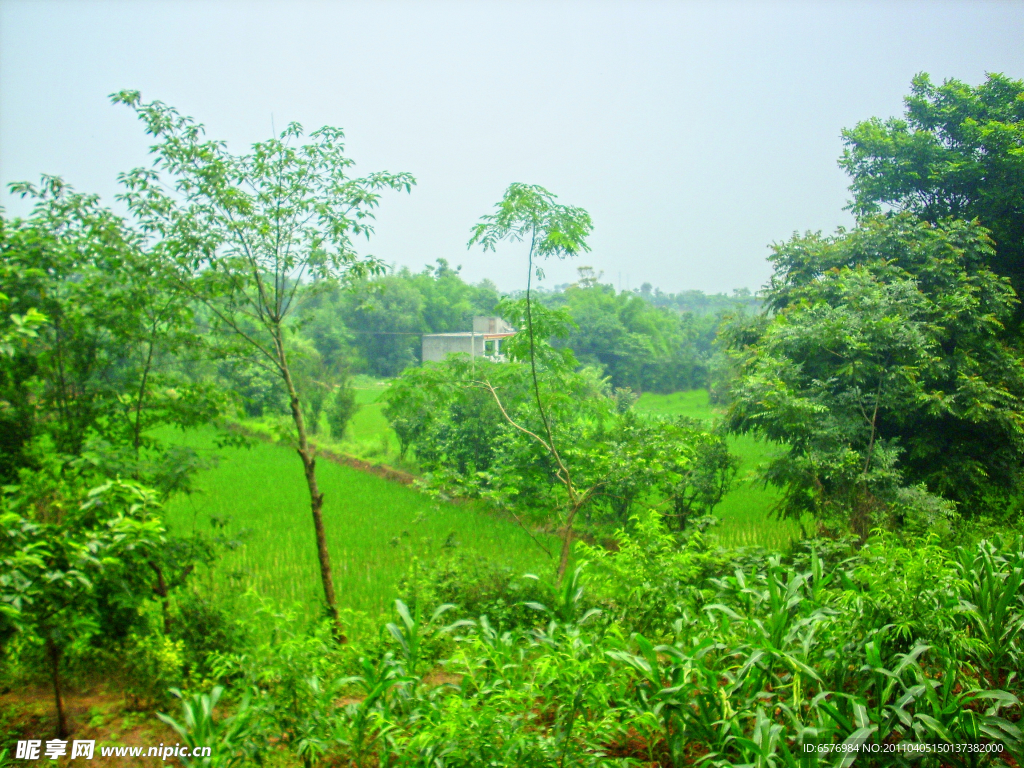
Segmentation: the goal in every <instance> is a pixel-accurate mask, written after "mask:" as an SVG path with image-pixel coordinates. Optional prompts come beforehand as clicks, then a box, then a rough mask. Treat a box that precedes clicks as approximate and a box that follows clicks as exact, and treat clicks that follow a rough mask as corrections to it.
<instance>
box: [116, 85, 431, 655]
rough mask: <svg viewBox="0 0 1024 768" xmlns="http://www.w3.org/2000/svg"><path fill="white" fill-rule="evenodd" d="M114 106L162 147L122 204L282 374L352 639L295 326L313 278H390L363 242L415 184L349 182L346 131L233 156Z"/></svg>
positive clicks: (390, 176)
mask: <svg viewBox="0 0 1024 768" xmlns="http://www.w3.org/2000/svg"><path fill="white" fill-rule="evenodd" d="M111 99H112V100H113V101H114V103H120V104H124V105H126V106H128V107H129V108H131V109H132V110H133V111H134V112H135V113H136V114H137V115H138V117H139V119H140V120H141V121H142V122H143V124H144V125H145V127H146V132H147V133H148V134H150V135H152V136H154V137H155V138H156V140H157V143H156V144H154V145H153V146H152V148H151V152H152V154H154V155H155V157H156V161H155V163H154V165H153V167H151V168H137V169H135V170H132V171H130V172H128V173H125V174H122V176H121V182H122V183H123V185H124V187H125V192H124V194H123V195H122V196H121V199H122V200H123V201H124V202H126V203H127V204H128V206H129V208H130V209H131V211H132V213H133V214H134V215H135V216H136V217H137V219H138V220H139V222H140V224H141V225H142V227H143V228H144V229H145V230H146V231H148V232H150V233H152V234H154V235H155V236H157V237H158V238H159V242H158V243H157V244H155V246H154V247H155V248H156V249H157V250H158V251H159V252H160V253H162V255H163V256H164V264H165V265H166V266H167V267H168V269H169V270H170V271H171V272H172V274H173V275H174V277H175V279H176V282H177V284H178V285H179V286H180V287H181V288H182V289H183V290H185V291H187V292H188V293H189V294H190V295H191V296H193V297H194V298H195V299H196V300H198V301H200V302H202V304H203V305H205V306H206V307H207V308H208V310H209V312H210V313H211V315H212V317H213V318H214V319H215V322H216V324H217V325H218V326H219V327H220V329H222V330H224V331H226V332H228V333H230V334H233V335H234V336H235V337H237V339H239V340H240V341H241V342H243V343H244V344H245V345H247V347H248V348H249V349H250V350H251V351H252V352H253V353H254V355H255V357H256V358H258V359H260V360H262V362H263V363H264V364H265V365H268V366H269V367H270V368H271V369H272V370H273V371H274V372H275V373H276V374H277V375H278V376H280V378H281V381H282V383H283V385H284V388H285V391H286V392H287V397H288V406H289V410H290V412H291V416H292V420H293V423H294V427H295V439H296V445H295V447H296V450H297V452H298V454H299V458H300V459H301V461H302V468H303V472H304V474H305V478H306V485H307V486H308V489H309V498H310V509H311V512H312V517H313V528H314V530H315V533H316V547H317V557H318V560H319V565H320V577H321V581H322V583H323V589H324V599H325V602H326V605H327V611H328V613H329V615H330V617H331V619H332V620H333V621H334V624H335V628H336V633H337V636H338V638H339V640H344V633H343V630H342V627H341V624H340V621H339V619H338V611H337V600H336V597H335V591H334V579H333V575H332V571H331V560H330V554H329V551H328V546H327V536H326V533H325V530H324V521H323V501H324V496H323V493H322V492H321V491H320V487H319V484H318V483H317V477H316V457H315V451H314V449H313V447H312V446H311V445H310V443H309V440H308V436H307V425H306V423H305V419H304V415H303V407H302V402H301V398H300V393H299V389H298V387H297V385H296V381H295V376H294V375H293V369H292V364H291V357H292V356H291V352H292V349H291V343H290V339H291V336H290V334H289V322H290V318H291V317H292V316H293V315H294V314H295V313H296V312H297V310H298V308H299V305H300V303H301V302H302V299H303V297H304V295H305V294H306V293H307V292H308V289H309V285H310V283H311V282H321V283H322V282H324V281H331V280H336V279H339V278H347V277H353V276H362V275H366V274H373V273H379V272H381V271H382V265H381V263H380V262H379V261H378V260H377V259H375V258H373V257H371V256H360V255H358V254H357V253H356V250H355V248H354V246H353V238H354V237H357V236H359V235H363V236H366V237H369V236H370V235H371V234H372V232H373V226H372V222H373V211H374V209H375V208H376V207H377V205H378V203H379V201H380V193H381V192H382V191H383V190H388V189H390V190H405V191H407V192H408V191H410V189H411V187H412V185H413V184H415V179H414V178H413V177H412V176H411V175H410V174H408V173H387V172H380V173H372V174H370V175H368V176H364V177H362V178H352V177H351V176H349V173H350V169H351V168H352V166H353V165H354V161H353V160H351V159H350V158H348V157H347V156H346V155H345V154H344V144H343V139H344V134H343V133H342V131H341V129H340V128H332V127H324V128H320V129H319V130H316V131H314V132H313V133H311V134H309V137H308V138H309V139H310V140H311V141H310V142H309V143H306V144H301V145H299V144H298V141H299V140H300V139H301V138H302V137H303V135H304V133H303V129H302V126H300V125H299V124H298V123H290V124H289V125H288V127H287V128H285V129H284V131H282V132H281V134H280V135H279V136H277V137H275V138H272V139H270V140H268V141H263V142H258V143H256V144H253V146H252V149H251V151H250V152H249V153H248V154H244V155H233V154H231V153H229V152H228V151H227V148H226V145H225V143H224V142H222V141H213V140H209V139H207V138H206V136H205V130H204V127H203V126H202V125H201V124H199V123H197V122H195V121H194V120H193V119H192V118H190V117H186V116H183V115H181V114H179V113H178V112H177V111H176V110H175V109H173V108H172V107H169V106H167V105H166V104H163V103H161V102H158V101H154V102H149V103H144V102H143V101H142V98H141V96H140V95H139V93H138V92H137V91H121V92H120V93H117V94H114V95H112V96H111Z"/></svg>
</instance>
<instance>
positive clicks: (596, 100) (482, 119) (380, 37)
mask: <svg viewBox="0 0 1024 768" xmlns="http://www.w3.org/2000/svg"><path fill="white" fill-rule="evenodd" d="M1022 41H1024V3H1022V2H979V1H978V0H972V1H971V2H959V3H939V2H887V3H867V2H838V1H833V2H828V1H819V2H787V3H782V2H760V3H740V2H732V3H729V2H717V3H698V2H641V1H638V0H635V1H632V2H626V1H622V2H605V3H597V2H586V3H573V2H542V3H531V2H504V3H501V2H483V1H480V2H427V1H426V0H423V1H421V2H386V1H385V2H373V3H347V2H305V3H303V2H297V1H295V0H292V1H291V2H265V3H256V2H216V1H213V0H204V1H202V2H199V1H196V2H186V1H182V0H179V1H177V2H159V1H157V0H145V1H144V0H137V1H136V2H90V1H89V0H75V1H72V2H45V1H39V2H29V1H27V0H26V1H19V0H0V182H2V183H3V184H4V186H5V187H6V185H7V184H8V183H9V182H11V181H15V180H22V179H30V180H31V179H36V178H38V176H39V174H41V173H49V174H57V175H61V176H63V177H65V178H66V179H67V180H68V181H69V182H71V183H72V184H73V185H74V186H75V187H76V188H78V189H79V190H82V191H94V192H98V193H100V194H101V195H102V196H103V197H104V198H105V199H107V200H109V201H110V202H113V196H114V194H116V192H117V184H116V178H115V177H116V175H117V173H118V172H120V171H123V170H127V169H128V168H130V167H133V166H136V165H142V164H148V163H149V159H148V157H147V147H148V142H147V140H146V137H145V135H144V134H143V131H142V129H141V126H140V125H139V124H138V123H137V122H136V121H135V118H134V117H133V116H132V114H131V113H130V112H129V111H128V110H127V109H126V108H124V107H115V106H112V105H111V104H110V103H109V101H108V99H107V96H108V94H110V93H111V92H113V91H117V90H120V89H122V88H133V89H137V90H140V91H141V92H142V95H143V98H144V99H146V100H150V99H160V100H162V101H165V102H167V103H170V104H172V105H174V106H176V107H177V108H178V109H179V110H180V111H181V112H183V113H185V114H190V115H192V116H194V117H195V118H196V119H198V120H200V121H201V122H203V123H205V124H206V126H207V129H208V133H209V134H210V135H211V136H212V137H214V138H221V139H226V140H227V141H228V142H229V145H230V147H231V148H232V149H233V150H234V151H239V152H240V151H244V150H245V149H246V147H247V145H248V144H249V143H250V142H252V141H255V140H258V139H262V138H266V137H267V136H268V135H269V134H270V131H271V116H272V115H273V120H274V122H275V123H276V125H277V128H278V130H280V129H281V127H283V126H284V124H285V123H287V122H288V121H292V120H296V121H299V122H301V123H302V124H303V125H304V126H305V127H306V128H307V130H312V129H314V128H317V127H319V126H321V125H324V124H329V125H336V126H341V127H343V128H344V129H345V131H346V135H347V137H348V150H349V154H350V156H351V157H353V158H354V159H355V160H356V161H357V163H358V167H357V171H362V172H369V171H372V170H390V171H409V172H411V173H413V174H414V175H415V176H416V177H417V179H418V181H419V184H418V186H417V187H415V188H414V190H413V192H412V194H411V195H408V196H405V195H398V194H397V193H396V194H392V195H388V196H387V197H386V199H385V200H384V202H383V204H382V206H381V209H380V211H379V214H378V225H377V235H376V237H375V238H374V239H373V240H372V241H371V242H370V243H369V244H368V246H366V248H365V250H366V251H367V252H371V253H374V254H376V255H378V256H381V257H383V258H385V259H386V260H388V261H390V262H394V263H396V264H399V265H408V266H410V267H413V268H415V269H418V268H420V267H422V265H424V264H425V263H428V262H433V260H434V259H436V258H438V257H444V258H447V259H449V260H450V261H452V262H454V263H455V264H462V265H463V274H464V275H465V276H466V277H467V278H468V279H470V280H473V281H476V280H479V279H482V278H484V277H488V278H491V279H492V280H494V281H495V282H497V283H498V285H499V286H500V287H501V288H503V289H506V290H510V289H516V288H520V287H523V286H524V284H525V263H524V261H523V253H522V252H521V250H518V249H515V248H507V249H504V250H502V251H499V253H498V254H497V255H495V254H484V253H482V252H480V251H477V250H474V251H469V252H467V251H466V248H465V243H466V240H467V239H468V233H469V228H470V226H471V225H472V224H473V223H474V222H475V221H476V219H477V218H478V217H479V216H480V215H481V214H484V213H486V212H488V210H489V209H490V208H491V206H493V204H494V203H495V202H496V201H497V200H498V199H499V198H500V197H501V194H502V192H503V190H504V189H505V187H506V186H507V185H508V184H509V183H510V182H512V181H521V182H526V183H531V184H542V185H544V186H546V187H547V188H548V189H550V190H551V191H552V192H554V193H556V194H557V195H559V198H560V201H561V202H564V203H569V204H572V205H579V206H582V207H584V208H586V209H587V210H589V211H590V213H591V215H592V216H593V218H594V222H595V231H594V234H593V237H592V240H591V244H592V246H593V253H591V254H589V255H587V256H586V257H585V258H584V259H582V260H579V261H577V262H576V263H575V264H565V265H559V264H552V265H550V267H549V269H548V279H547V280H546V281H545V282H546V284H549V285H550V284H555V283H559V282H565V281H567V280H570V279H572V278H573V277H574V275H575V268H576V266H579V265H580V264H588V265H592V266H594V267H595V268H596V269H598V270H603V271H604V273H605V280H610V281H611V282H614V283H616V284H621V286H622V287H626V286H627V285H628V286H631V287H637V286H639V285H640V284H641V283H643V282H645V281H647V282H651V283H653V284H654V285H656V286H659V287H661V288H662V289H663V290H666V291H678V290H684V289H689V288H699V289H703V290H707V291H729V290H731V289H733V288H737V287H749V288H751V289H756V288H758V287H760V286H761V285H762V284H763V283H764V282H765V280H766V279H767V277H768V275H769V273H770V270H769V265H768V264H767V262H766V261H765V256H766V254H767V252H768V249H767V246H768V244H769V243H771V242H773V241H777V240H781V239H785V238H787V237H789V235H790V234H791V233H793V232H794V231H803V230H807V229H825V230H832V229H833V228H834V227H835V226H837V225H840V224H848V223H849V222H850V217H849V215H848V214H846V213H845V212H843V211H842V207H843V205H844V204H845V203H846V200H847V191H846V185H847V180H846V177H845V176H844V174H843V173H842V172H841V171H840V170H839V168H838V167H837V165H836V159H837V158H838V156H839V154H840V152H841V150H842V144H841V141H840V137H839V132H840V130H841V129H842V128H843V127H849V126H852V125H853V124H854V123H855V122H857V121H858V120H861V119H865V118H867V117H870V116H872V115H877V116H880V117H888V116H890V115H894V114H899V113H901V112H902V97H903V96H904V95H905V94H906V93H907V92H908V90H909V83H910V78H911V77H912V76H913V75H914V74H915V73H917V72H921V71H927V72H929V73H930V74H931V75H932V77H933V79H934V80H936V81H941V80H943V79H946V78H958V79H961V80H965V81H967V82H970V83H978V82H980V81H981V80H982V79H983V78H984V74H985V72H990V71H994V72H1003V73H1005V74H1007V75H1009V76H1011V77H1015V78H1021V77H1024V43H1022ZM2 203H3V205H4V207H5V208H6V210H7V212H8V214H12V215H13V214H20V213H23V212H24V211H25V208H24V205H23V204H22V203H21V202H20V201H18V200H17V199H16V198H13V197H11V196H9V195H8V194H7V193H6V191H5V192H4V195H3V200H2Z"/></svg>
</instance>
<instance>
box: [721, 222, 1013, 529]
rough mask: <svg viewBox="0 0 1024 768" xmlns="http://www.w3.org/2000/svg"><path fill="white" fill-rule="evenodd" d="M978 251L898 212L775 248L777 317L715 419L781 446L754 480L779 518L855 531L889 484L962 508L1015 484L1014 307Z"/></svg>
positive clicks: (968, 228)
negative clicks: (777, 492) (778, 495)
mask: <svg viewBox="0 0 1024 768" xmlns="http://www.w3.org/2000/svg"><path fill="white" fill-rule="evenodd" d="M990 254H991V247H990V242H989V240H988V238H987V236H986V235H985V233H984V231H983V230H981V229H980V228H979V227H978V226H977V225H975V224H968V223H964V222H946V223H942V224H939V225H934V226H933V225H929V224H927V223H921V222H919V221H917V220H915V219H912V218H908V217H905V216H904V217H893V218H880V219H872V220H869V221H865V222H863V223H862V224H861V225H860V226H859V227H858V228H857V229H855V230H853V231H851V232H849V233H846V232H840V233H839V235H837V236H836V237H833V238H822V237H820V236H817V235H809V236H807V237H804V238H794V239H793V240H792V241H790V242H788V243H785V244H783V245H780V246H776V248H775V253H774V255H773V257H772V260H773V262H774V264H775V270H776V271H775V275H774V277H773V278H772V283H771V285H770V287H769V289H768V290H767V292H766V300H767V303H768V306H769V307H770V308H771V309H773V310H774V311H775V312H776V313H777V314H776V315H775V317H774V318H773V320H772V321H771V323H770V324H769V325H768V326H767V327H765V329H764V330H763V333H762V335H761V336H760V338H758V339H757V340H756V341H754V342H753V343H751V344H750V345H749V346H748V347H747V348H746V349H745V350H743V355H744V358H743V365H742V369H741V379H740V380H739V382H738V383H737V384H736V386H735V387H734V391H733V395H734V398H735V399H734V402H733V404H732V406H731V409H730V413H729V426H730V428H731V429H732V430H734V431H737V432H753V433H756V434H758V435H762V436H764V437H766V438H768V439H770V440H775V441H779V442H783V443H787V444H788V445H789V450H788V452H787V453H786V454H785V455H784V456H782V457H781V458H780V459H777V460H776V461H775V462H774V463H773V465H772V466H771V468H770V470H769V473H768V475H767V477H768V478H769V479H770V480H771V481H772V482H774V483H776V484H777V485H779V486H781V487H784V488H785V489H786V498H785V501H784V504H783V508H784V510H785V511H786V512H787V513H789V514H793V515H799V514H801V513H803V512H804V511H811V512H814V513H816V514H818V515H819V516H821V517H823V518H824V519H826V520H829V521H831V522H832V523H833V524H841V525H852V526H853V528H854V529H855V530H857V532H858V533H860V534H861V535H862V536H865V535H866V533H867V530H868V528H870V527H872V526H874V525H877V524H888V523H889V522H890V520H888V519H887V518H888V517H889V516H890V514H891V508H892V505H894V504H895V505H896V506H897V507H898V506H899V504H898V503H897V502H896V499H895V495H896V489H898V488H899V487H900V486H901V485H904V484H908V485H917V484H922V483H923V484H924V485H925V486H926V487H927V489H928V491H930V492H931V493H934V494H939V495H941V496H942V497H944V498H946V499H949V500H951V501H956V502H960V503H961V505H962V507H961V511H962V512H970V511H973V510H976V509H978V508H980V507H981V506H982V505H984V504H985V503H993V502H997V501H998V500H1005V499H1006V498H1007V497H1008V495H1010V494H1012V493H1014V492H1015V490H1016V488H1017V487H1018V483H1019V480H1020V467H1021V460H1022V458H1024V440H1022V435H1024V432H1022V429H1021V428H1022V426H1024V409H1022V407H1021V398H1022V397H1024V366H1022V363H1021V361H1020V359H1019V358H1018V357H1017V356H1016V354H1015V353H1014V352H1013V351H1012V350H1011V349H1010V348H1009V347H1007V345H1006V344H1005V343H1004V342H1003V341H1002V340H1001V338H1002V332H1003V329H1004V323H1005V322H1006V321H1008V320H1009V318H1010V315H1011V313H1012V310H1013V308H1014V307H1015V306H1016V303H1017V302H1016V298H1015V297H1014V296H1013V292H1012V290H1011V289H1010V288H1009V286H1008V285H1007V284H1006V283H1005V281H1003V280H1001V279H999V278H997V277H996V276H995V275H994V274H993V273H992V272H991V271H990V270H989V269H988V268H987V267H986V262H987V259H988V257H989V255H990ZM919 500H920V501H925V502H926V506H927V505H929V504H931V502H927V500H925V499H924V498H923V497H920V495H919ZM911 501H912V499H911V498H910V497H909V496H908V495H906V494H904V496H903V498H902V503H904V504H906V503H909V502H911ZM921 514H922V515H925V516H927V515H929V514H932V513H929V512H928V511H927V510H924V511H922V512H921ZM942 515H948V512H946V513H942ZM942 515H940V516H942ZM933 516H934V515H933Z"/></svg>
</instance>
